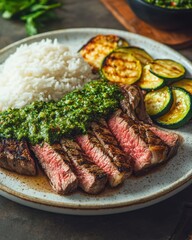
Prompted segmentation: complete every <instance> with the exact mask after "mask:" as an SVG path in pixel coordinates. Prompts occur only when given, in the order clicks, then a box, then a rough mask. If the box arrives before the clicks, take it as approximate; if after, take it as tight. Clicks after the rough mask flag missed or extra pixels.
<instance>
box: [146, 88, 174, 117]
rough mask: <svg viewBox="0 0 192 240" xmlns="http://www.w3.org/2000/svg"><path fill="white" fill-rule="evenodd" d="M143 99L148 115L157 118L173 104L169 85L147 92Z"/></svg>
mask: <svg viewBox="0 0 192 240" xmlns="http://www.w3.org/2000/svg"><path fill="white" fill-rule="evenodd" d="M144 101H145V107H146V111H147V113H148V114H149V116H150V117H151V118H157V117H160V116H162V115H164V114H166V113H167V112H168V111H169V110H170V108H171V106H172V104H173V93H172V90H171V88H170V87H168V86H165V87H164V88H161V89H159V90H156V91H152V92H149V93H147V94H146V95H145V98H144Z"/></svg>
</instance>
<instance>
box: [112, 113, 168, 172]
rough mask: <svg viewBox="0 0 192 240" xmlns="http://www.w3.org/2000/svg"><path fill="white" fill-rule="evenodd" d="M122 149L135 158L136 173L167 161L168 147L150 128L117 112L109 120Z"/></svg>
mask: <svg viewBox="0 0 192 240" xmlns="http://www.w3.org/2000/svg"><path fill="white" fill-rule="evenodd" d="M108 124H109V127H110V129H111V131H112V132H113V134H114V135H115V137H116V138H117V140H118V142H119V144H120V146H121V147H122V149H123V150H124V151H125V152H126V153H127V154H130V155H131V157H132V158H133V168H134V171H135V172H138V171H143V170H145V169H148V168H150V167H152V166H153V165H156V164H158V163H161V162H162V161H165V160H166V157H167V153H168V146H167V145H166V144H165V143H164V142H163V141H162V140H161V139H160V138H159V137H157V136H156V135H155V134H154V133H153V132H152V131H150V129H149V128H147V127H146V126H145V125H143V124H139V122H135V121H134V120H133V119H132V118H129V117H128V116H127V115H126V114H125V113H123V112H122V111H121V110H117V111H116V112H115V113H114V114H113V115H112V116H111V117H110V119H109V120H108Z"/></svg>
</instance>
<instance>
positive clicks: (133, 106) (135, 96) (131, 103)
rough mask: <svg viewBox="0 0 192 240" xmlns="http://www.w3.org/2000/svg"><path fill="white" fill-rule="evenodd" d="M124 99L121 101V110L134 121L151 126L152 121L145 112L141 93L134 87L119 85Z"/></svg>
mask: <svg viewBox="0 0 192 240" xmlns="http://www.w3.org/2000/svg"><path fill="white" fill-rule="evenodd" d="M121 90H122V93H123V95H124V99H123V100H121V102H120V104H121V108H122V109H123V111H124V112H126V113H127V115H128V116H129V117H131V118H132V119H133V120H135V121H142V122H144V123H148V124H152V123H153V122H152V120H151V118H150V117H149V115H148V113H147V112H146V108H145V103H144V97H143V93H142V91H141V90H140V88H139V87H138V86H136V85H121Z"/></svg>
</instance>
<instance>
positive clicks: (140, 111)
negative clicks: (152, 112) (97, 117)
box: [121, 85, 182, 160]
mask: <svg viewBox="0 0 192 240" xmlns="http://www.w3.org/2000/svg"><path fill="white" fill-rule="evenodd" d="M121 89H122V93H123V95H124V99H123V100H122V101H121V107H122V109H123V111H124V112H125V113H126V114H127V115H128V116H129V117H131V118H133V119H134V120H136V121H139V122H140V124H145V126H146V127H147V128H149V129H150V130H151V131H152V132H153V133H154V134H156V135H157V136H158V137H159V138H161V139H162V140H163V141H164V142H165V143H166V144H167V145H168V146H169V152H168V155H167V160H168V159H170V158H171V157H173V156H174V155H175V154H176V153H177V150H178V148H179V146H180V143H181V139H182V138H181V136H179V135H178V134H176V133H173V132H171V131H169V132H168V131H165V130H164V129H161V128H158V127H157V126H155V125H154V124H153V122H152V121H151V119H150V117H149V115H148V114H147V112H146V109H145V103H144V98H143V93H142V91H141V90H140V88H139V87H138V86H134V85H132V86H128V85H126V86H125V85H122V86H121ZM146 124H147V125H146Z"/></svg>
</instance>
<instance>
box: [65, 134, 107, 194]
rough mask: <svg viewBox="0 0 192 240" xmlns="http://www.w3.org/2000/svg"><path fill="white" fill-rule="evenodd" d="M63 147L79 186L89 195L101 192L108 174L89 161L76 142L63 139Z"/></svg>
mask: <svg viewBox="0 0 192 240" xmlns="http://www.w3.org/2000/svg"><path fill="white" fill-rule="evenodd" d="M61 145H62V148H63V149H64V151H65V152H66V154H67V155H68V157H69V158H70V160H71V162H72V165H73V169H74V172H75V174H76V176H77V178H78V181H79V186H80V187H81V188H82V189H83V190H84V191H85V192H87V193H92V194H96V193H99V192H101V191H102V190H103V189H104V187H105V185H106V182H107V174H106V173H105V172H104V171H103V170H102V169H101V168H99V167H98V166H97V165H96V164H93V163H92V162H91V161H90V160H89V158H88V156H86V155H85V154H84V153H83V152H82V150H81V148H80V146H79V145H78V144H77V143H76V142H75V141H73V140H71V139H66V138H63V139H62V140H61Z"/></svg>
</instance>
